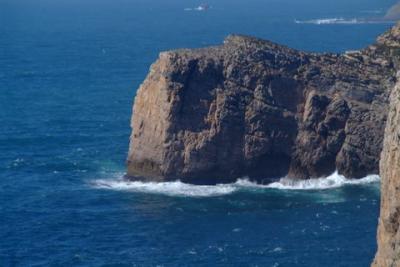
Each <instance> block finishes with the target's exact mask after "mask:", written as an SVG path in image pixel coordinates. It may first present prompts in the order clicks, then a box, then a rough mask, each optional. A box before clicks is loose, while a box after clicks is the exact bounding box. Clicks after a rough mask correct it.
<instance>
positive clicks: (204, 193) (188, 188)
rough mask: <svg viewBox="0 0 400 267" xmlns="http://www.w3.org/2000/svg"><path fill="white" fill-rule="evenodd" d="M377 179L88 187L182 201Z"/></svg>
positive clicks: (102, 182)
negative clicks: (188, 198)
mask: <svg viewBox="0 0 400 267" xmlns="http://www.w3.org/2000/svg"><path fill="white" fill-rule="evenodd" d="M379 181H380V178H379V176H378V175H368V176H366V177H364V178H361V179H347V178H345V177H344V176H343V175H339V174H338V173H337V172H335V173H333V174H332V175H330V176H328V177H326V178H318V179H309V180H292V179H288V178H282V179H280V180H279V181H277V182H274V183H271V184H267V185H260V184H257V183H254V182H251V181H249V180H247V179H239V180H238V181H237V182H235V183H232V184H217V185H191V184H185V183H182V182H180V181H175V182H160V183H155V182H140V181H128V180H125V179H122V178H118V179H99V180H95V181H94V182H92V183H91V184H92V185H93V186H94V187H95V188H100V189H111V190H118V191H132V192H141V193H151V194H162V195H168V196H182V197H213V196H222V195H228V194H232V193H234V192H238V191H248V190H249V189H250V190H258V191H259V190H260V189H264V190H265V189H278V190H327V189H333V188H339V187H342V186H345V185H362V184H371V183H378V182H379Z"/></svg>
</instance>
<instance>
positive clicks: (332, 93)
mask: <svg viewBox="0 0 400 267" xmlns="http://www.w3.org/2000/svg"><path fill="white" fill-rule="evenodd" d="M398 70H400V24H398V25H396V26H395V27H393V28H392V29H391V30H389V31H388V32H386V33H384V34H383V35H381V36H380V37H379V38H378V40H377V42H376V43H375V44H373V45H371V46H369V47H367V48H365V49H363V50H361V51H352V52H347V53H344V54H341V55H338V54H315V53H305V52H301V51H297V50H293V49H290V48H287V47H285V46H281V45H277V44H275V43H272V42H268V41H264V40H259V39H256V38H252V37H246V36H237V35H234V36H229V37H228V38H227V39H226V40H225V42H224V44H223V45H221V46H216V47H209V48H203V49H195V50H177V51H170V52H164V53H161V54H160V58H159V59H158V60H157V62H156V63H154V64H153V65H152V67H151V70H150V73H149V75H148V77H147V78H146V80H145V81H144V83H143V84H142V85H141V87H140V89H139V90H138V93H137V96H136V99H135V104H134V111H133V112H134V114H133V117H132V128H133V132H132V136H131V143H130V150H129V156H128V174H127V177H128V178H130V179H140V180H146V181H169V180H176V179H181V180H182V181H184V182H189V183H195V184H208V183H211V184H212V183H224V182H231V181H234V180H235V179H236V178H238V177H241V176H248V177H249V178H250V179H252V180H255V181H257V182H260V183H262V182H267V181H269V179H271V178H273V177H282V176H285V175H287V176H288V177H292V178H295V179H307V178H313V177H320V176H324V175H328V174H330V173H332V172H333V171H334V170H338V171H339V172H340V173H341V174H344V175H345V176H347V177H353V178H359V177H363V176H365V175H366V174H371V173H379V165H380V175H381V177H382V185H381V188H382V190H381V195H382V201H381V215H380V219H379V229H378V236H377V239H378V252H377V254H376V257H375V260H374V262H373V264H372V265H373V266H374V267H375V266H376V267H386V266H400V82H397V80H398V78H400V77H399V75H400V72H398ZM396 76H397V77H396ZM386 121H387V123H386ZM385 127H386V129H385ZM382 148H383V151H382ZM381 152H382V155H381Z"/></svg>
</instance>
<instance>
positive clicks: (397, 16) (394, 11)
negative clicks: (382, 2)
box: [384, 2, 400, 20]
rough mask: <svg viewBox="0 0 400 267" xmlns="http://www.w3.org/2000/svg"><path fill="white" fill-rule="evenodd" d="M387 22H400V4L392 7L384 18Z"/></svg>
mask: <svg viewBox="0 0 400 267" xmlns="http://www.w3.org/2000/svg"><path fill="white" fill-rule="evenodd" d="M384 19H385V20H400V2H399V3H397V4H395V5H394V6H392V7H391V8H390V9H389V10H388V11H387V12H386V15H385V16H384Z"/></svg>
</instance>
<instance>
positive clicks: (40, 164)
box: [0, 0, 395, 267]
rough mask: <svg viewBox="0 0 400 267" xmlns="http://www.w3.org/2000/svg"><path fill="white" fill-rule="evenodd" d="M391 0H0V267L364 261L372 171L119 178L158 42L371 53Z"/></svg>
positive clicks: (373, 221)
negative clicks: (217, 180)
mask: <svg viewBox="0 0 400 267" xmlns="http://www.w3.org/2000/svg"><path fill="white" fill-rule="evenodd" d="M394 2H395V1H394V0H336V1H331V0H246V1H244V0H230V1H228V0H209V2H207V4H208V5H209V8H208V9H207V10H199V8H197V7H198V6H199V5H200V4H202V3H201V2H199V1H195V0H169V1H165V0H68V1H67V0H0V125H1V126H0V266H2V267H3V266H4V267H8V266H10V267H11V266H110V267H111V266H165V267H167V266H271V267H272V266H273V267H278V266H279V267H283V266H307V267H312V266H325V267H329V266H352V267H358V266H360V267H361V266H369V264H370V262H371V261H372V259H373V256H374V253H375V250H376V240H375V237H376V227H377V222H378V214H379V198H380V196H379V177H378V176H376V175H371V176H367V177H365V178H363V179H361V180H358V181H354V180H349V179H346V178H344V177H342V176H340V175H338V174H332V175H331V176H329V177H328V178H325V179H319V180H313V181H306V182H297V183H283V182H282V181H277V182H276V183H273V184H271V185H265V186H260V185H256V184H253V183H250V182H248V181H246V180H243V179H242V180H239V181H238V182H236V183H234V184H227V185H217V186H193V185H188V184H183V183H181V182H171V183H160V184H155V183H147V184H146V183H140V182H126V181H124V180H122V178H123V175H124V172H125V160H126V157H127V152H128V144H129V135H130V131H131V129H130V126H129V125H130V117H131V114H132V104H133V100H134V97H135V93H136V90H137V88H138V87H139V85H140V83H141V82H142V81H143V80H144V78H145V77H146V74H147V72H148V69H149V67H150V65H151V63H152V62H154V61H155V60H156V59H157V57H158V54H159V53H160V52H161V51H164V50H169V49H175V48H184V47H185V48H186V47H188V48H194V47H203V46H209V45H216V44H220V43H222V42H223V39H224V37H226V36H227V35H228V34H231V33H240V34H246V35H253V36H257V37H260V38H264V39H269V40H272V41H274V42H279V43H282V44H285V45H288V46H291V47H294V48H297V49H302V50H306V51H315V52H344V51H346V50H354V49H360V48H363V47H365V46H366V45H368V44H370V43H372V42H373V41H374V40H375V38H376V37H377V36H378V35H379V34H380V33H382V32H384V31H385V30H387V29H388V28H390V27H391V26H392V24H391V23H390V22H385V23H378V22H376V21H375V22H368V20H365V18H371V19H373V18H376V17H380V16H382V15H383V14H384V13H385V11H386V10H387V9H388V8H389V7H390V6H391V5H392V4H394Z"/></svg>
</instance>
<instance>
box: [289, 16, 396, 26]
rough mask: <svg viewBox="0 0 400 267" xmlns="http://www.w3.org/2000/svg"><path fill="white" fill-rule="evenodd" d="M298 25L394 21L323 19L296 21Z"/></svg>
mask: <svg viewBox="0 0 400 267" xmlns="http://www.w3.org/2000/svg"><path fill="white" fill-rule="evenodd" d="M294 22H295V23H296V24H315V25H327V24H392V23H394V22H393V21H388V20H368V19H357V18H352V19H345V18H321V19H311V20H297V19H296V20H295V21H294Z"/></svg>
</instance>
